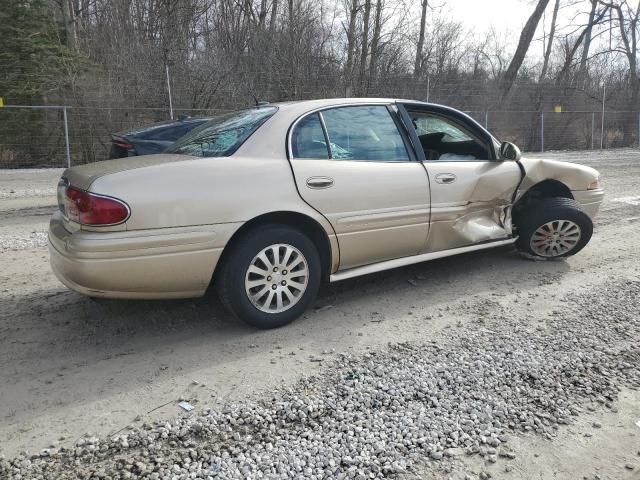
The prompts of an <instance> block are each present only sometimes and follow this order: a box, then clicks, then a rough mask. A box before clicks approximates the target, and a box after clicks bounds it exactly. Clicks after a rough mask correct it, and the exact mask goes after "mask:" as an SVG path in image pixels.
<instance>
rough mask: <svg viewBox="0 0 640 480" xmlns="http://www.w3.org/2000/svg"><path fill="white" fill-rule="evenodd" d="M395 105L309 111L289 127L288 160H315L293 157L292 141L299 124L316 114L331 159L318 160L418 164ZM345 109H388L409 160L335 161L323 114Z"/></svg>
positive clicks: (337, 106) (379, 104)
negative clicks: (327, 111)
mask: <svg viewBox="0 0 640 480" xmlns="http://www.w3.org/2000/svg"><path fill="white" fill-rule="evenodd" d="M393 105H395V103H394V102H366V103H364V102H363V103H353V102H351V103H338V104H335V105H328V106H324V107H318V108H315V109H313V110H309V111H308V112H305V113H303V114H302V115H300V116H299V117H298V118H296V119H295V120H294V121H293V123H292V124H291V125H290V126H289V130H288V131H287V159H288V160H290V161H291V160H301V161H308V160H313V159H309V158H296V157H294V156H293V143H292V139H293V132H294V130H295V129H296V127H297V126H298V123H300V122H301V121H302V120H303V119H304V118H306V117H308V116H310V115H313V114H314V113H317V114H318V116H319V117H320V124H321V125H322V131H323V133H324V138H325V142H327V150H328V151H329V158H328V159H324V158H319V159H317V160H326V161H340V162H377V163H409V162H416V161H418V159H417V158H415V156H414V155H413V147H412V146H411V144H409V143H407V142H408V140H409V139H408V138H407V137H408V136H406V135H404V133H406V132H403V129H402V124H401V123H400V122H399V121H398V119H397V118H396V117H397V116H398V112H394V111H393V110H391V109H390V107H391V106H393ZM344 107H386V109H387V113H389V116H390V117H391V120H392V121H393V124H394V126H395V127H396V130H397V131H398V135H399V136H400V138H401V139H402V143H403V144H404V148H405V150H406V152H407V157H409V158H408V160H357V159H334V158H333V153H332V152H331V144H330V142H329V133H328V131H327V129H326V128H327V127H326V124H325V122H324V116H323V115H322V112H324V111H326V110H334V109H336V108H344Z"/></svg>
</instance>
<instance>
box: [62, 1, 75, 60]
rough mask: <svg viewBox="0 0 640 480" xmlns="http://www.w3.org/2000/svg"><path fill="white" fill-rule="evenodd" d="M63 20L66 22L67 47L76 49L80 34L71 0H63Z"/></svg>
mask: <svg viewBox="0 0 640 480" xmlns="http://www.w3.org/2000/svg"><path fill="white" fill-rule="evenodd" d="M62 20H63V22H64V32H65V37H66V43H67V47H69V48H70V49H71V50H76V48H77V43H78V42H77V39H78V35H77V33H76V19H75V14H74V11H73V7H72V6H71V0H62Z"/></svg>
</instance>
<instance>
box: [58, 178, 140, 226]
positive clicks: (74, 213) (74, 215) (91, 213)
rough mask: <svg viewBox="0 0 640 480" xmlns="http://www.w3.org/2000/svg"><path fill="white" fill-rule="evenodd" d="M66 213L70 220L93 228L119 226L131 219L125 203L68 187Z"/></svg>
mask: <svg viewBox="0 0 640 480" xmlns="http://www.w3.org/2000/svg"><path fill="white" fill-rule="evenodd" d="M64 212H65V214H66V215H67V217H68V218H69V220H73V221H74V222H78V223H80V224H82V225H93V226H106V225H117V224H119V223H122V222H124V221H125V220H126V219H127V218H128V217H129V207H128V206H127V204H126V203H124V202H123V201H121V200H118V199H117V198H113V197H107V196H105V195H98V194H95V193H90V192H85V191H84V190H80V189H79V188H75V187H67V190H66V192H65V199H64Z"/></svg>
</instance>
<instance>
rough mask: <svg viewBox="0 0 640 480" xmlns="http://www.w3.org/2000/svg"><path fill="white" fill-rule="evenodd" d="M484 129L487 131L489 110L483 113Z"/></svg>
mask: <svg viewBox="0 0 640 480" xmlns="http://www.w3.org/2000/svg"><path fill="white" fill-rule="evenodd" d="M484 128H486V129H489V110H487V111H485V112H484Z"/></svg>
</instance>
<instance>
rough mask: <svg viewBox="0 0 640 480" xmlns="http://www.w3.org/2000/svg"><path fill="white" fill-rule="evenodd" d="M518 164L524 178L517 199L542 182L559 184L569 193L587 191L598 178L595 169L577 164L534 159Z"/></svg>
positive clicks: (524, 159) (522, 160)
mask: <svg viewBox="0 0 640 480" xmlns="http://www.w3.org/2000/svg"><path fill="white" fill-rule="evenodd" d="M520 163H521V164H522V166H523V167H524V169H525V177H524V180H523V181H522V184H521V185H520V189H519V192H518V197H520V196H522V195H523V194H524V193H525V192H526V191H527V190H529V189H530V188H531V187H532V186H534V185H536V184H537V183H540V182H542V181H544V180H556V181H558V182H561V183H563V184H564V185H566V186H567V187H568V188H569V190H571V191H576V190H577V191H583V190H588V189H589V184H591V183H592V182H593V181H594V180H596V179H597V178H598V177H599V176H600V173H599V172H598V171H597V170H596V169H595V168H591V167H587V166H586V165H580V164H578V163H568V162H559V161H557V160H547V159H534V158H523V159H521V160H520Z"/></svg>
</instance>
